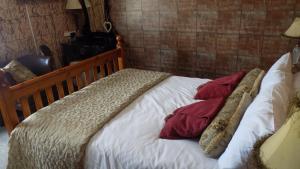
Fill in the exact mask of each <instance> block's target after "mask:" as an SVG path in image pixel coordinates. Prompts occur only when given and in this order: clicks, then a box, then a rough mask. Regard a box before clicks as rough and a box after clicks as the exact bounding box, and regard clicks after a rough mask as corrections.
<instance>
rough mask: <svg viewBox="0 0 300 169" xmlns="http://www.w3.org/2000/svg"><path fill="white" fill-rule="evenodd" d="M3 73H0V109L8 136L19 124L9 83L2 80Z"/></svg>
mask: <svg viewBox="0 0 300 169" xmlns="http://www.w3.org/2000/svg"><path fill="white" fill-rule="evenodd" d="M4 76H5V74H4V72H2V71H0V79H1V81H0V109H1V115H2V120H3V122H4V126H5V128H6V130H7V131H8V133H9V134H10V133H11V132H12V130H13V129H14V128H15V127H16V125H18V124H19V118H18V116H17V113H16V107H15V106H16V105H15V102H14V100H13V98H12V94H11V93H10V89H9V83H8V82H6V81H5V80H4V79H5V78H4Z"/></svg>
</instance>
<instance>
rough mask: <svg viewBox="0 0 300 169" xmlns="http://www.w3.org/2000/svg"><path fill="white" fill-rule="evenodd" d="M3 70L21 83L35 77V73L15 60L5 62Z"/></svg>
mask: <svg viewBox="0 0 300 169" xmlns="http://www.w3.org/2000/svg"><path fill="white" fill-rule="evenodd" d="M3 70H4V71H5V72H7V73H9V74H10V75H11V76H12V77H13V79H14V80H15V81H16V82H17V83H21V82H24V81H26V80H29V79H32V78H34V77H36V75H35V74H33V73H32V72H31V71H30V70H29V69H28V68H26V67H25V66H23V65H22V64H21V63H19V62H18V61H16V60H12V61H11V62H9V64H7V65H6V66H5V67H4V68H3Z"/></svg>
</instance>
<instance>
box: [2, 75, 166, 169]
mask: <svg viewBox="0 0 300 169" xmlns="http://www.w3.org/2000/svg"><path fill="white" fill-rule="evenodd" d="M167 77H169V74H167V73H161V72H153V71H144V70H136V69H124V70H121V71H119V72H117V73H114V74H113V75H111V76H108V77H106V78H104V79H101V80H98V81H96V82H94V83H92V84H91V85H89V86H87V87H85V88H83V89H82V90H80V91H77V92H75V93H73V94H71V95H69V96H66V97H65V98H64V99H61V100H59V101H56V102H54V103H53V104H51V105H50V106H47V107H45V108H43V109H41V110H39V111H37V112H36V113H35V114H33V115H31V116H30V117H29V118H27V119H25V120H24V121H23V122H22V123H21V124H19V126H18V127H17V128H16V129H15V130H14V131H13V132H12V133H11V138H10V141H9V158H8V167H7V168H8V169H20V168H22V169H54V168H55V169H66V168H68V169H77V168H83V162H84V161H83V159H84V158H83V157H84V155H85V147H86V145H87V144H88V142H89V140H90V138H91V137H92V136H93V135H94V134H95V133H96V132H97V131H99V130H100V129H101V128H102V127H103V126H104V125H105V124H106V123H107V122H108V121H109V120H110V119H112V118H113V117H114V116H115V115H117V114H118V113H119V112H120V111H122V109H124V108H125V107H126V106H127V105H129V104H130V103H131V102H132V101H134V100H135V99H136V98H137V97H138V96H140V95H141V94H143V93H144V92H145V91H147V90H148V89H150V88H151V87H153V86H154V85H156V84H158V83H159V82H161V81H162V80H164V79H166V78H167ZM124 127H126V126H124Z"/></svg>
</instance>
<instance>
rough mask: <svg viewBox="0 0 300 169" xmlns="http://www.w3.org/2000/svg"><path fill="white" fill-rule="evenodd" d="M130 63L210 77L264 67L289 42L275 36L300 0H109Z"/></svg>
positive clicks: (288, 21) (287, 47) (290, 44)
mask: <svg viewBox="0 0 300 169" xmlns="http://www.w3.org/2000/svg"><path fill="white" fill-rule="evenodd" d="M110 4H111V16H112V19H113V23H114V26H115V27H116V29H117V31H118V32H119V33H120V34H121V35H122V36H123V37H124V40H125V42H126V52H127V62H128V65H129V66H130V67H137V68H143V69H151V70H159V71H167V72H172V73H175V74H178V75H185V76H199V77H213V76H216V75H217V76H218V75H223V74H228V73H231V72H234V71H237V70H240V69H246V70H248V69H251V68H253V67H262V68H265V69H267V68H268V67H269V66H270V65H271V64H272V63H273V62H274V61H275V60H276V59H277V58H278V57H279V56H280V55H281V54H283V53H285V52H287V51H289V50H291V49H292V47H293V45H294V44H295V42H294V41H291V40H287V39H285V38H282V37H281V36H280V34H281V33H282V32H284V31H285V29H287V28H288V26H289V25H290V24H291V23H292V21H293V18H294V17H295V16H296V15H297V14H300V1H299V0H126V1H125V0H110Z"/></svg>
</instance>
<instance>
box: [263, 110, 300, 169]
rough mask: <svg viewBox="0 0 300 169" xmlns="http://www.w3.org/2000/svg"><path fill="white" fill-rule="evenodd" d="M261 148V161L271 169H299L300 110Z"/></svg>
mask: <svg viewBox="0 0 300 169" xmlns="http://www.w3.org/2000/svg"><path fill="white" fill-rule="evenodd" d="M296 109H297V111H296V112H295V113H293V114H292V115H291V117H290V118H289V119H288V120H287V121H286V123H285V124H284V125H283V126H282V127H281V128H280V129H279V130H278V131H277V132H276V133H275V134H274V135H273V136H271V137H270V138H269V139H267V140H266V141H265V142H264V143H263V145H262V146H261V147H260V158H261V161H262V162H263V163H264V165H265V166H266V167H267V168H270V169H299V167H300V160H299V159H300V157H299V152H300V110H299V107H298V108H296Z"/></svg>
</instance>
